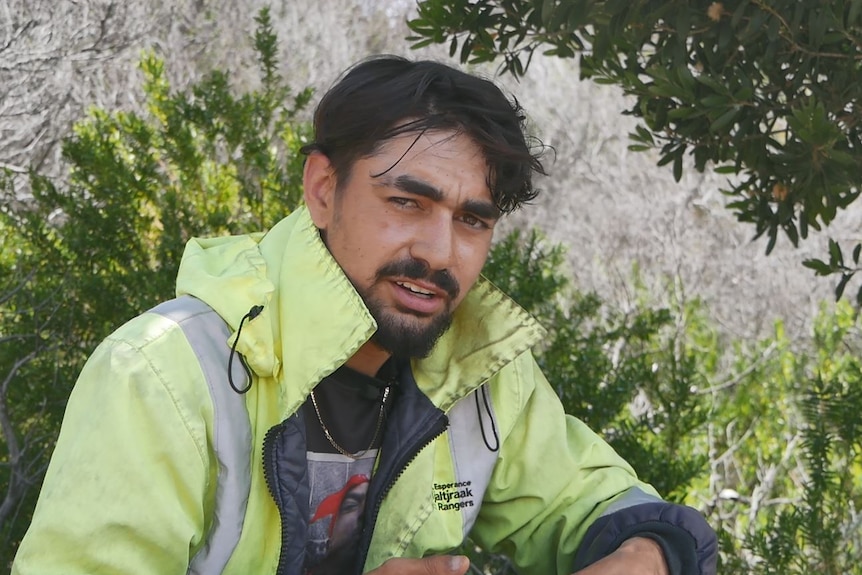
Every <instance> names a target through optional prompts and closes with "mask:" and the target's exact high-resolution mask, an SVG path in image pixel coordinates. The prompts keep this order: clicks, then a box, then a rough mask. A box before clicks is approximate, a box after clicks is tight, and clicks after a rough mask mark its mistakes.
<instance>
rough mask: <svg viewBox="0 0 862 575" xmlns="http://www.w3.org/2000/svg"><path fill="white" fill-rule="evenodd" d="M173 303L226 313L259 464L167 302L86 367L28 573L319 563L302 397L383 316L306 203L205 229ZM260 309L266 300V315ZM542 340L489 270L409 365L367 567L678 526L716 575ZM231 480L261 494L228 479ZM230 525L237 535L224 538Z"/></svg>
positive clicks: (576, 544) (703, 542) (571, 549)
mask: <svg viewBox="0 0 862 575" xmlns="http://www.w3.org/2000/svg"><path fill="white" fill-rule="evenodd" d="M177 294H178V295H179V296H186V295H187V296H193V297H194V298H197V299H198V300H201V301H203V302H205V303H206V304H207V305H208V306H209V307H208V308H207V309H210V308H211V309H212V310H214V311H215V312H216V313H217V314H218V316H220V318H222V319H223V320H224V322H226V324H227V326H228V332H227V333H231V334H232V335H231V336H230V339H229V341H228V342H225V349H227V345H228V344H231V345H235V349H236V353H238V354H240V355H241V356H242V357H243V358H244V360H245V362H246V363H247V365H248V367H249V369H250V371H251V373H252V380H251V383H252V385H251V388H250V390H249V391H248V393H246V394H245V395H244V396H237V397H238V398H239V399H238V401H239V402H240V403H239V405H240V406H242V405H243V404H244V408H245V412H244V413H241V415H242V416H246V414H247V424H246V425H247V431H246V432H245V435H244V436H247V437H248V439H247V440H244V442H247V443H248V445H247V451H246V450H241V454H240V455H239V456H237V457H236V459H238V460H240V462H241V463H244V465H239V466H238V467H237V468H227V467H228V466H226V465H225V464H224V457H223V454H222V453H221V451H220V450H221V449H222V448H221V447H219V446H220V445H225V444H227V443H230V441H229V440H230V439H233V437H232V436H233V434H234V433H235V432H234V431H230V432H225V431H224V430H225V429H230V427H227V428H226V427H224V426H222V425H219V421H218V419H219V418H222V417H225V415H224V414H225V413H228V412H229V411H230V408H229V407H227V408H226V407H225V406H224V405H217V403H222V400H221V399H217V398H216V399H214V396H213V394H212V393H211V390H210V389H208V385H211V384H212V379H213V378H212V377H211V376H212V375H213V374H208V373H207V371H213V370H214V371H215V372H216V373H215V376H216V379H217V377H218V374H219V373H221V374H222V375H224V373H225V371H226V369H227V367H226V365H225V363H224V362H222V363H221V364H214V362H212V361H200V359H199V357H198V356H197V355H196V347H195V344H194V341H193V340H194V338H195V333H197V332H195V331H194V330H192V331H193V332H192V333H191V334H189V333H187V332H186V331H185V330H184V329H183V324H182V322H181V321H178V320H177V318H176V317H175V316H173V315H172V314H171V313H166V312H164V311H163V310H160V309H159V308H157V309H156V310H153V311H151V312H148V313H144V314H142V315H141V316H139V317H137V318H135V319H133V320H131V321H130V322H128V323H126V324H125V325H123V326H122V327H120V328H119V329H118V330H117V331H116V332H114V333H113V334H112V335H111V336H109V337H108V338H106V340H105V341H104V342H103V343H102V344H101V345H100V346H99V347H98V348H97V349H96V350H95V352H94V353H93V355H92V356H91V357H90V359H89V361H88V362H87V364H86V366H85V367H84V369H83V371H82V373H81V375H80V378H79V380H78V382H77V384H76V385H75V388H74V390H73V392H72V395H71V397H70V400H69V404H68V408H67V411H66V415H65V418H64V421H63V426H62V429H61V432H60V437H59V440H58V442H57V446H56V450H55V452H54V455H53V457H52V460H51V464H50V466H49V468H48V471H47V474H46V477H45V482H44V485H43V488H42V492H41V494H40V497H39V502H38V504H37V507H36V511H35V514H34V517H33V522H32V524H31V526H30V529H29V531H28V533H27V535H26V536H25V538H24V540H23V542H22V544H21V547H20V549H19V551H18V553H17V556H16V559H15V563H14V565H13V574H16V575H36V574H39V575H54V574H57V575H59V574H61V573H62V574H64V575H70V574H79V573H80V574H84V573H89V574H108V573H136V574H141V575H148V574H152V575H157V574H158V575H166V574H176V575H181V574H183V573H188V572H198V571H196V570H195V567H194V565H195V564H196V560H199V559H200V558H201V557H204V558H205V557H207V555H208V554H209V553H211V552H212V548H213V547H216V548H217V549H224V546H225V545H227V546H228V547H232V551H230V552H228V553H226V554H225V555H226V557H225V559H224V560H225V561H226V565H224V567H223V568H221V567H219V571H220V572H223V573H225V574H237V575H239V574H242V575H247V574H271V573H279V574H285V575H287V574H290V575H301V573H302V563H303V556H304V555H303V554H304V549H305V534H306V530H307V527H308V523H309V517H310V514H309V496H308V494H309V485H308V476H307V473H306V470H307V467H306V465H307V464H306V449H305V425H304V422H303V420H302V416H301V412H300V410H299V408H300V406H301V405H302V404H303V403H304V402H305V400H306V398H307V397H308V395H309V393H310V391H311V390H312V389H313V388H314V386H315V385H317V384H318V383H319V382H320V381H321V379H322V378H323V377H325V376H326V375H328V374H329V373H331V372H333V371H334V370H335V369H336V368H338V367H339V366H341V365H343V364H344V363H345V361H346V360H347V359H348V358H350V357H351V356H352V355H353V354H354V353H355V352H356V351H357V350H358V349H359V347H360V346H361V345H363V344H364V343H365V342H366V341H367V340H368V339H369V338H370V337H371V335H372V334H373V333H374V331H375V329H376V324H375V322H374V320H373V318H372V317H371V315H370V313H369V312H368V310H367V309H366V307H365V305H364V304H363V302H362V299H361V298H360V297H359V295H358V294H357V293H356V291H355V290H354V288H353V286H352V285H351V283H350V282H349V281H348V279H347V278H346V276H345V275H344V273H343V272H342V271H341V269H340V267H339V266H338V264H337V263H336V262H335V260H334V259H333V258H332V256H331V255H330V253H329V252H328V250H327V249H326V247H325V246H324V244H323V243H322V241H321V239H320V236H319V234H318V232H317V230H316V229H315V227H314V225H313V223H312V221H311V219H310V217H309V215H308V212H307V210H305V209H300V210H297V211H296V212H295V213H294V214H292V215H291V216H289V217H288V218H285V219H284V220H282V221H281V222H280V223H279V224H277V225H276V226H275V227H274V228H273V229H272V230H271V231H269V232H268V233H266V234H256V235H247V236H239V237H230V238H216V239H205V240H193V241H192V242H190V243H189V245H188V247H187V249H186V252H185V254H184V256H183V260H182V264H181V267H180V273H179V277H178V281H177ZM254 306H262V309H259V308H257V309H256V311H257V312H258V313H252V314H250V315H249V310H251V309H252V308H253V307H254ZM243 318H246V319H245V321H244V322H243V323H242V329H241V331H240V333H239V337H237V330H238V328H239V327H240V322H241V320H242V319H243ZM186 327H188V326H186ZM542 334H543V332H542V329H541V328H540V326H539V325H538V324H537V323H536V322H535V321H534V320H533V319H532V318H531V317H530V316H529V315H528V314H527V313H526V312H525V311H524V310H522V309H521V308H520V307H518V306H517V305H516V304H514V303H513V302H512V301H511V300H509V299H508V298H507V297H506V296H505V295H504V294H502V293H501V292H500V291H498V290H497V289H496V288H494V287H493V286H491V285H490V283H488V282H486V281H484V280H480V281H479V282H478V283H477V284H476V285H475V286H474V287H473V289H472V290H471V291H470V292H469V294H468V295H467V296H466V298H465V299H464V301H463V302H462V303H461V305H460V306H459V307H458V309H457V310H456V312H455V314H454V318H453V322H452V326H451V328H450V329H449V330H448V331H447V332H446V333H445V334H444V335H443V336H442V337H441V339H440V340H439V341H438V343H437V345H436V346H435V348H434V351H433V352H432V353H431V355H430V356H429V357H428V358H426V359H421V360H413V361H412V362H411V365H410V369H407V370H404V373H403V376H402V378H401V381H400V382H399V385H398V386H396V388H397V394H398V395H397V400H396V401H395V402H394V404H393V408H392V411H391V413H390V415H389V416H388V418H387V421H386V427H385V434H384V438H383V445H382V448H381V450H380V457H379V459H378V462H377V467H376V469H375V472H374V475H373V477H372V481H371V485H370V487H369V494H368V497H367V503H366V511H365V517H366V519H365V526H364V528H363V537H362V540H361V544H360V552H359V557H358V561H357V566H356V570H355V573H357V574H358V573H363V572H366V571H369V570H371V569H373V568H375V567H377V566H379V565H380V564H382V563H383V562H384V561H385V560H387V559H388V558H390V557H396V556H405V557H422V556H426V555H429V554H436V553H446V552H451V551H452V550H453V549H454V548H456V547H457V546H458V545H460V544H461V543H462V542H463V540H464V538H465V537H466V535H467V534H468V533H469V534H470V535H471V536H472V538H473V539H474V540H475V541H476V542H477V543H479V544H480V545H482V546H484V547H486V548H488V549H492V550H497V551H501V552H504V553H506V554H507V555H509V556H510V557H511V558H512V560H513V561H514V563H515V564H516V565H517V566H518V567H519V569H520V570H521V572H522V573H525V574H536V575H547V574H550V573H557V574H566V573H572V572H573V571H574V570H575V569H576V568H579V567H581V566H584V565H586V564H588V563H590V562H592V561H594V560H596V559H597V558H600V557H602V556H604V555H606V554H608V553H610V552H611V551H612V550H613V549H614V548H615V547H616V546H618V545H619V544H620V543H621V542H622V541H623V540H625V539H626V538H628V537H630V536H632V534H637V533H638V532H639V531H641V530H647V531H652V532H656V531H657V532H661V530H662V526H664V525H667V526H671V527H672V528H673V529H677V530H679V529H682V530H684V531H685V532H686V533H688V534H690V536H691V538H692V540H693V541H694V542H695V546H696V549H697V558H696V563H697V569H698V571H699V572H700V573H703V574H711V573H714V572H715V552H716V549H715V538H714V534H713V533H712V532H711V530H710V529H709V528H708V527H707V526H706V524H705V523H704V522H703V519H702V518H700V516H699V515H698V514H697V513H696V512H694V511H693V510H691V509H689V508H686V507H681V506H677V505H671V504H668V503H665V502H662V501H661V500H660V499H659V498H658V497H657V495H656V493H655V491H654V490H653V489H652V488H651V487H650V486H649V485H646V484H644V483H642V482H640V481H639V480H638V479H637V478H636V476H635V474H634V472H633V471H632V469H631V468H630V467H629V465H628V464H626V462H625V461H623V460H622V459H621V458H620V457H619V456H618V455H617V454H616V453H615V452H614V451H613V450H612V449H611V448H610V447H609V446H608V445H607V444H606V443H605V442H604V441H602V440H601V439H600V438H599V437H597V436H596V434H594V433H593V432H592V431H591V430H589V429H588V428H587V427H586V426H585V425H584V424H583V423H582V422H580V421H579V420H577V419H575V418H573V417H570V416H566V415H565V414H564V413H563V410H562V407H561V404H560V402H559V400H558V398H557V396H556V395H555V393H554V391H553V389H552V388H551V386H550V385H549V384H548V382H547V381H546V380H545V378H544V377H543V375H542V373H541V372H540V370H539V368H538V366H537V365H536V362H535V360H534V359H533V356H532V354H531V352H530V348H531V346H533V345H534V344H536V343H537V342H538V341H539V339H540V338H541V337H542ZM235 363H236V362H235ZM214 365H215V367H214ZM240 371H241V370H240ZM208 381H209V383H208ZM232 393H233V392H232ZM234 399H236V398H234ZM225 409H227V411H225ZM240 412H242V410H240ZM230 417H232V418H234V419H244V417H242V418H241V417H239V416H237V415H236V414H235V415H233V416H230ZM226 433H229V434H230V435H231V437H230V438H226V437H223V436H224V435H225V434H226ZM234 443H235V442H234ZM242 453H244V454H245V455H244V456H243V455H242ZM220 457H221V459H220ZM243 458H245V461H244V462H243V461H242V460H243ZM235 484H238V485H242V486H244V487H243V488H242V489H240V490H239V491H236V490H234V491H231V490H230V489H229V486H231V485H235ZM235 493H246V495H245V496H242V495H241V496H239V497H237V496H236V495H235ZM225 494H227V495H225ZM243 497H247V499H244V500H241V501H239V502H238V503H240V504H241V505H239V506H238V508H241V509H242V512H241V513H239V514H234V513H229V512H226V511H224V509H225V508H224V507H223V504H224V502H223V499H225V498H227V499H232V500H233V501H232V504H234V505H235V504H236V503H237V501H236V500H237V499H243ZM235 507H236V505H235ZM644 526H646V527H644ZM225 527H227V529H223V528H225ZM231 530H233V531H234V532H235V535H233V536H231V537H229V538H228V539H233V540H232V541H229V542H228V543H225V542H224V541H222V540H220V539H213V534H214V533H219V532H221V533H224V532H225V531H231ZM197 564H200V561H198V563H197Z"/></svg>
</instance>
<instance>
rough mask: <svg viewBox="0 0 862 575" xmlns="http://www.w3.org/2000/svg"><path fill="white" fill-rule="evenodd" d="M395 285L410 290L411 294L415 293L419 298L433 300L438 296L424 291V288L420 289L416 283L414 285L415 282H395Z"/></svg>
mask: <svg viewBox="0 0 862 575" xmlns="http://www.w3.org/2000/svg"><path fill="white" fill-rule="evenodd" d="M395 284H396V285H398V286H401V287H402V288H404V289H406V290H408V291H409V292H411V293H413V294H415V295H417V296H419V297H422V298H426V299H431V298H433V297H434V296H435V295H437V294H435V293H434V292H433V291H429V290H427V289H423V288H421V287H419V286H418V285H416V284H415V283H413V282H408V281H396V282H395Z"/></svg>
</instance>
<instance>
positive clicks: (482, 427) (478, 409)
mask: <svg viewBox="0 0 862 575" xmlns="http://www.w3.org/2000/svg"><path fill="white" fill-rule="evenodd" d="M480 391H481V392H482V402H483V403H484V404H485V412H486V413H487V414H488V418H489V419H490V420H491V432H492V433H493V434H494V443H495V445H494V447H491V444H490V443H489V442H488V438H487V437H486V436H485V424H484V423H482V420H483V417H482V407H481V406H480V405H479V392H480ZM473 397H474V398H475V399H476V413H477V414H478V415H479V429H480V430H481V431H482V441H484V442H485V447H487V448H488V450H489V451H499V450H500V437H499V436H498V435H497V424H496V423H494V414H492V413H491V406H490V404H489V403H488V391H487V390H486V389H485V386H484V385H483V386H481V387H480V388H479V389H477V390H476V393H474V394H473Z"/></svg>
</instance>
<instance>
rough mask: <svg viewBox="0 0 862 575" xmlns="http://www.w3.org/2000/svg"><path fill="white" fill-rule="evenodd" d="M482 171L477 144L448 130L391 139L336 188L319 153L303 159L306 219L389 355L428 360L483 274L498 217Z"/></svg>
mask: <svg viewBox="0 0 862 575" xmlns="http://www.w3.org/2000/svg"><path fill="white" fill-rule="evenodd" d="M321 170H322V172H321ZM327 171H328V175H327V176H326V177H325V178H324V177H323V176H322V175H321V174H323V173H326V172H327ZM315 174H317V175H321V177H319V178H315ZM487 174H488V167H487V164H486V162H485V160H484V157H483V155H482V153H481V150H480V149H479V147H478V146H477V145H476V144H475V143H474V142H473V141H472V140H471V139H470V138H469V137H467V136H466V135H463V134H459V133H456V132H448V131H442V132H441V131H433V132H426V133H424V134H422V135H421V136H418V138H417V134H405V135H402V136H399V137H397V138H394V139H392V140H390V141H388V142H386V143H385V144H384V145H383V147H382V148H381V149H380V150H379V151H378V152H377V153H376V154H375V155H373V156H372V157H368V158H362V159H360V160H359V161H357V162H356V164H355V165H354V166H353V170H352V171H351V175H350V177H349V179H348V181H346V182H338V183H337V184H336V182H335V176H334V175H333V173H332V170H331V166H329V163H328V160H327V159H326V158H325V157H324V156H321V155H320V154H316V155H312V156H311V157H309V162H308V164H307V165H306V199H307V201H308V204H309V209H310V210H311V213H312V218H313V219H314V221H315V224H316V225H317V227H318V228H320V229H321V230H323V233H324V239H325V241H326V245H327V247H328V248H329V250H330V252H331V253H332V255H333V257H334V258H335V260H336V261H337V262H338V263H339V265H340V266H341V268H342V269H343V270H344V272H345V274H346V275H347V277H348V278H349V279H350V281H351V282H352V283H353V285H354V286H355V288H356V290H357V291H358V292H359V294H360V295H361V296H362V299H363V300H364V301H365V304H366V305H367V306H368V308H369V310H370V311H371V313H372V315H373V316H374V318H375V320H376V321H377V323H378V331H377V333H376V334H375V336H374V338H373V341H375V342H376V343H377V344H378V345H379V346H380V347H382V348H383V349H385V350H386V351H388V352H390V353H392V354H394V355H397V356H406V357H423V356H425V355H427V354H428V353H429V352H430V351H431V349H432V348H433V345H434V342H435V341H436V340H437V338H438V337H439V336H440V335H441V334H442V333H443V332H444V331H445V330H446V328H447V327H448V326H449V324H450V321H451V315H452V312H453V311H454V309H455V308H456V307H457V306H458V304H459V303H460V302H461V301H462V300H463V298H464V296H465V295H466V293H467V292H468V291H469V290H470V288H471V287H472V286H473V284H474V283H475V282H476V280H477V278H478V277H479V272H480V271H481V269H482V266H483V265H484V263H485V259H486V258H487V256H488V250H489V249H490V246H491V239H492V236H493V228H494V225H495V223H496V221H497V218H498V217H499V212H498V210H497V208H496V207H495V205H494V202H493V201H492V199H491V192H490V190H489V189H488V184H487V181H486V180H487ZM336 185H337V186H338V189H337V190H336ZM309 188H311V189H309ZM315 194H317V196H320V197H322V198H323V200H322V201H318V198H317V197H310V196H314V195H315Z"/></svg>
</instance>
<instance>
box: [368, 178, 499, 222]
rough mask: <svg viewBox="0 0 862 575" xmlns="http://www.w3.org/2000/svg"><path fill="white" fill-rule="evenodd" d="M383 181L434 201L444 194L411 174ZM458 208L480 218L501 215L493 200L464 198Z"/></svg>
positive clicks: (489, 218) (496, 217) (492, 218)
mask: <svg viewBox="0 0 862 575" xmlns="http://www.w3.org/2000/svg"><path fill="white" fill-rule="evenodd" d="M384 183H385V184H386V185H390V186H393V187H395V188H397V189H399V190H401V191H402V192H407V193H408V194H413V195H416V196H422V197H423V198H428V199H429V200H431V201H434V202H441V201H443V197H444V194H443V192H442V190H440V189H439V188H436V187H434V186H432V185H431V184H429V183H428V182H424V181H422V180H418V179H416V178H414V177H413V176H409V175H406V174H402V175H400V176H398V177H397V178H395V179H390V178H387V179H386V180H385V182H384ZM460 208H461V209H462V210H463V211H465V212H468V213H470V214H473V215H474V216H476V217H479V218H482V219H488V220H498V219H500V216H501V212H500V209H499V208H498V207H497V206H496V205H494V203H493V202H486V201H483V200H472V199H468V200H465V201H464V202H463V203H462V204H461V206H460Z"/></svg>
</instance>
